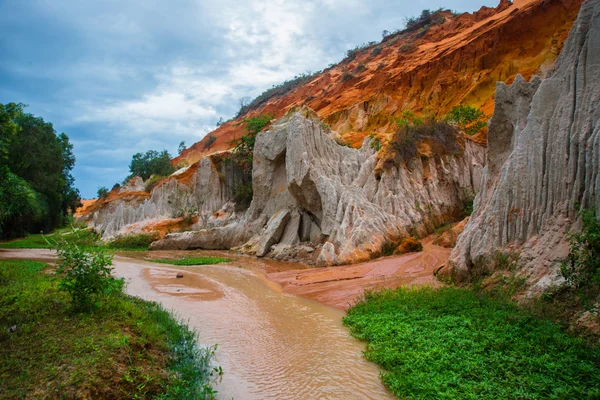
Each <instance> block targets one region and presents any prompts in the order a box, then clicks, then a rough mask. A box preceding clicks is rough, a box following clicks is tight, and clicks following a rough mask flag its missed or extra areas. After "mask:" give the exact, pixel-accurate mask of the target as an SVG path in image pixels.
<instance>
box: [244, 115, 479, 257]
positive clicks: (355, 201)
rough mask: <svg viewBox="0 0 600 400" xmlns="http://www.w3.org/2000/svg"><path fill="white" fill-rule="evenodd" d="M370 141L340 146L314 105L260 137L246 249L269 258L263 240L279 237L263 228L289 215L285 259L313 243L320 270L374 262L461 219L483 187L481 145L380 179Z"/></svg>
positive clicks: (468, 145) (468, 146)
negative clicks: (389, 248)
mask: <svg viewBox="0 0 600 400" xmlns="http://www.w3.org/2000/svg"><path fill="white" fill-rule="evenodd" d="M366 144H367V145H363V146H362V148H361V149H358V150H356V149H352V148H349V147H345V146H340V145H339V144H337V143H336V141H335V140H334V139H333V138H332V135H331V132H330V131H328V129H327V128H324V127H323V125H322V123H321V122H320V121H319V119H318V117H317V116H316V114H315V113H314V112H313V111H312V110H310V109H308V108H302V109H297V110H292V111H291V112H290V113H288V114H287V115H286V116H285V117H284V118H282V119H280V120H279V121H277V122H276V123H275V124H273V125H272V126H271V129H270V130H269V131H266V132H262V133H260V134H259V135H258V137H257V140H256V147H255V150H254V168H253V191H254V198H253V200H252V204H251V206H250V209H249V210H248V212H247V214H246V221H247V223H246V224H247V225H248V226H251V225H254V226H255V228H254V229H251V230H252V231H254V232H256V234H255V237H254V238H253V239H251V240H250V241H249V242H248V243H246V244H245V245H243V246H242V247H241V250H242V251H245V252H247V253H249V254H256V255H259V256H261V255H265V254H267V252H268V251H269V250H268V249H266V248H265V246H264V243H265V242H264V238H265V235H266V236H267V237H269V238H271V237H272V235H271V233H270V232H271V231H272V229H269V228H268V226H269V225H270V224H271V222H269V224H267V229H265V230H262V231H261V230H259V228H260V227H261V226H263V225H264V224H265V222H266V221H267V220H271V221H272V220H273V218H275V216H278V215H282V214H281V213H286V214H285V215H287V213H288V212H289V213H290V216H291V217H290V218H289V222H288V223H287V225H286V227H285V229H284V232H283V233H282V242H284V243H283V244H285V245H286V247H285V248H282V246H278V248H277V249H276V253H277V255H278V256H279V257H282V256H281V254H282V252H283V251H288V250H289V251H290V253H293V252H294V250H293V249H294V246H296V247H298V246H306V245H309V248H310V247H314V246H318V247H320V251H318V252H315V253H314V254H313V256H314V257H315V259H313V262H316V263H317V264H318V265H336V264H346V263H354V262H359V261H365V260H368V259H371V258H373V257H374V256H377V255H379V254H380V253H381V249H382V247H383V246H384V245H385V244H387V243H390V242H391V243H393V242H398V241H399V240H400V239H402V238H403V237H406V236H408V235H409V231H411V230H412V229H417V230H420V231H421V232H425V231H426V230H427V229H430V228H431V227H432V226H433V225H434V224H436V223H439V222H440V221H441V220H442V219H443V218H444V216H446V217H447V216H450V215H455V214H456V213H457V212H458V210H460V208H461V207H462V201H463V197H464V195H465V191H466V190H473V189H476V188H477V184H476V183H477V182H479V181H480V177H481V173H482V169H483V164H484V159H485V150H484V149H483V148H482V147H480V146H478V145H476V144H474V143H472V142H470V141H466V142H465V150H464V152H463V154H462V155H461V156H457V157H450V156H448V157H430V158H427V157H422V158H416V159H415V160H413V161H411V163H410V165H409V166H408V168H404V167H399V168H397V167H392V168H390V169H388V170H386V171H385V172H384V173H383V174H382V175H381V176H380V177H378V176H377V174H376V173H375V165H376V161H377V156H376V154H375V152H374V151H373V150H372V149H371V148H370V146H368V142H367V143H366ZM277 221H279V219H277ZM276 225H277V226H278V227H280V225H279V224H276ZM268 243H269V245H271V244H275V243H277V242H275V241H272V240H269V241H268ZM311 254H312V253H311Z"/></svg>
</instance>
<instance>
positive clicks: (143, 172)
mask: <svg viewBox="0 0 600 400" xmlns="http://www.w3.org/2000/svg"><path fill="white" fill-rule="evenodd" d="M129 172H131V175H130V176H129V177H127V178H126V179H125V181H128V180H129V179H131V178H132V177H134V176H139V177H141V178H142V179H143V180H147V179H148V178H150V177H151V176H152V175H160V176H168V175H171V174H172V173H173V172H175V167H174V166H173V164H171V155H170V154H169V152H168V151H167V150H163V151H161V152H158V151H156V150H149V151H147V152H146V153H144V154H142V153H136V154H134V155H133V157H132V159H131V163H130V164H129Z"/></svg>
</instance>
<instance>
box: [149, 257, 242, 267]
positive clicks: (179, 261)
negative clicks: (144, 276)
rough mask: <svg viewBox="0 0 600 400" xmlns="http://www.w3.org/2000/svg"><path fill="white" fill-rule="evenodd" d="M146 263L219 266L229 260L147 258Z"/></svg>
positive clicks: (211, 258)
mask: <svg viewBox="0 0 600 400" xmlns="http://www.w3.org/2000/svg"><path fill="white" fill-rule="evenodd" d="M147 261H152V262H156V263H161V264H171V265H187V266H190V265H212V264H220V263H227V262H230V261H231V259H229V258H224V257H185V258H179V259H175V258H162V259H151V258H148V259H147Z"/></svg>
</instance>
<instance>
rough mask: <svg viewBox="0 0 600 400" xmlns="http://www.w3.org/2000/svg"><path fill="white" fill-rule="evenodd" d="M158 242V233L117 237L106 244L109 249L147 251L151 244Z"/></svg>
mask: <svg viewBox="0 0 600 400" xmlns="http://www.w3.org/2000/svg"><path fill="white" fill-rule="evenodd" d="M155 240H158V233H156V232H153V233H139V234H132V235H119V236H117V237H115V238H114V239H113V240H111V241H110V242H108V243H107V244H106V247H108V248H109V249H130V250H148V247H149V246H150V244H151V243H152V242H154V241H155Z"/></svg>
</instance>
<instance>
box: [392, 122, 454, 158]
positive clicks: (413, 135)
mask: <svg viewBox="0 0 600 400" xmlns="http://www.w3.org/2000/svg"><path fill="white" fill-rule="evenodd" d="M396 123H397V125H398V129H397V130H396V132H395V133H394V135H393V136H392V138H391V140H390V144H391V147H392V149H393V150H394V151H395V152H396V156H395V159H393V160H392V162H393V163H395V164H396V165H400V163H404V164H408V162H409V161H410V160H411V159H413V158H415V157H416V156H417V154H418V149H417V144H418V143H421V142H427V143H428V144H429V146H430V147H431V150H432V152H433V154H435V155H437V156H441V155H445V154H456V153H460V151H461V149H460V147H459V145H458V143H457V139H458V132H457V131H456V129H455V128H454V127H452V126H450V125H449V124H448V123H446V122H445V121H436V120H435V119H433V118H428V119H427V120H425V121H423V120H422V119H421V118H419V117H416V116H414V114H413V113H412V112H410V111H405V112H404V114H403V116H402V118H399V119H396Z"/></svg>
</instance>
